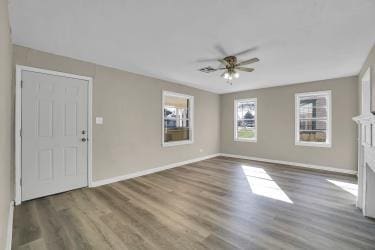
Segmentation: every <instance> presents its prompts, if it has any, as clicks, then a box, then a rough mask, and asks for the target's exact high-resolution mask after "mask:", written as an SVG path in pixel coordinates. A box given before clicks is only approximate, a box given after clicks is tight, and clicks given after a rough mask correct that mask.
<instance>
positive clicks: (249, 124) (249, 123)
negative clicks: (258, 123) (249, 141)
mask: <svg viewBox="0 0 375 250" xmlns="http://www.w3.org/2000/svg"><path fill="white" fill-rule="evenodd" d="M237 126H238V127H246V128H253V129H254V128H255V119H243V120H238V121H237Z"/></svg>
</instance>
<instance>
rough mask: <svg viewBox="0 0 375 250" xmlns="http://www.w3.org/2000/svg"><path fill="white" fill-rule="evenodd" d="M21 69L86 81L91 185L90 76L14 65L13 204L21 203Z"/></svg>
mask: <svg viewBox="0 0 375 250" xmlns="http://www.w3.org/2000/svg"><path fill="white" fill-rule="evenodd" d="M22 71H30V72H36V73H43V74H48V75H54V76H62V77H69V78H74V79H80V80H86V81H88V107H87V111H88V121H87V123H88V128H87V129H88V131H87V135H88V141H87V142H88V148H87V183H88V186H89V187H91V186H92V87H93V86H92V77H87V76H79V75H73V74H68V73H63V72H58V71H52V70H46V69H40V68H33V67H28V66H22V65H16V112H15V131H14V132H15V180H14V181H15V182H14V186H15V204H16V205H19V204H21V191H22V187H21V179H22V171H21V159H22V158H21V157H22V154H21V146H22V140H21V128H22V124H21V121H22V105H21V104H22V95H21V84H22Z"/></svg>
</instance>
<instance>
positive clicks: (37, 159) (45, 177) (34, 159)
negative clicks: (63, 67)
mask: <svg viewBox="0 0 375 250" xmlns="http://www.w3.org/2000/svg"><path fill="white" fill-rule="evenodd" d="M21 77H22V85H23V86H22V153H21V154H22V163H21V164H22V169H21V171H22V173H21V174H22V180H21V185H22V186H21V197H22V200H23V201H24V200H30V199H34V198H38V197H42V196H46V195H50V194H55V193H59V192H64V191H67V190H71V189H75V188H80V187H85V186H87V172H88V170H87V152H88V150H87V149H88V147H87V145H88V144H87V124H88V108H87V105H88V103H87V96H88V81H86V80H80V79H73V78H69V77H63V76H56V75H50V74H45V73H37V72H30V71H22V76H21Z"/></svg>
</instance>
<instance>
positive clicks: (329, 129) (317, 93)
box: [294, 90, 332, 148]
mask: <svg viewBox="0 0 375 250" xmlns="http://www.w3.org/2000/svg"><path fill="white" fill-rule="evenodd" d="M314 96H326V97H327V129H326V142H304V141H300V138H299V132H300V117H299V108H300V102H299V99H300V98H301V97H314ZM294 105H295V110H294V113H295V136H294V138H295V145H296V146H308V147H323V148H331V147H332V91H331V90H325V91H314V92H304V93H296V94H295V101H294Z"/></svg>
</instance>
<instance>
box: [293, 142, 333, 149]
mask: <svg viewBox="0 0 375 250" xmlns="http://www.w3.org/2000/svg"><path fill="white" fill-rule="evenodd" d="M295 145H296V146H304V147H318V148H331V147H332V145H331V144H330V143H319V142H316V143H314V142H295Z"/></svg>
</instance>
